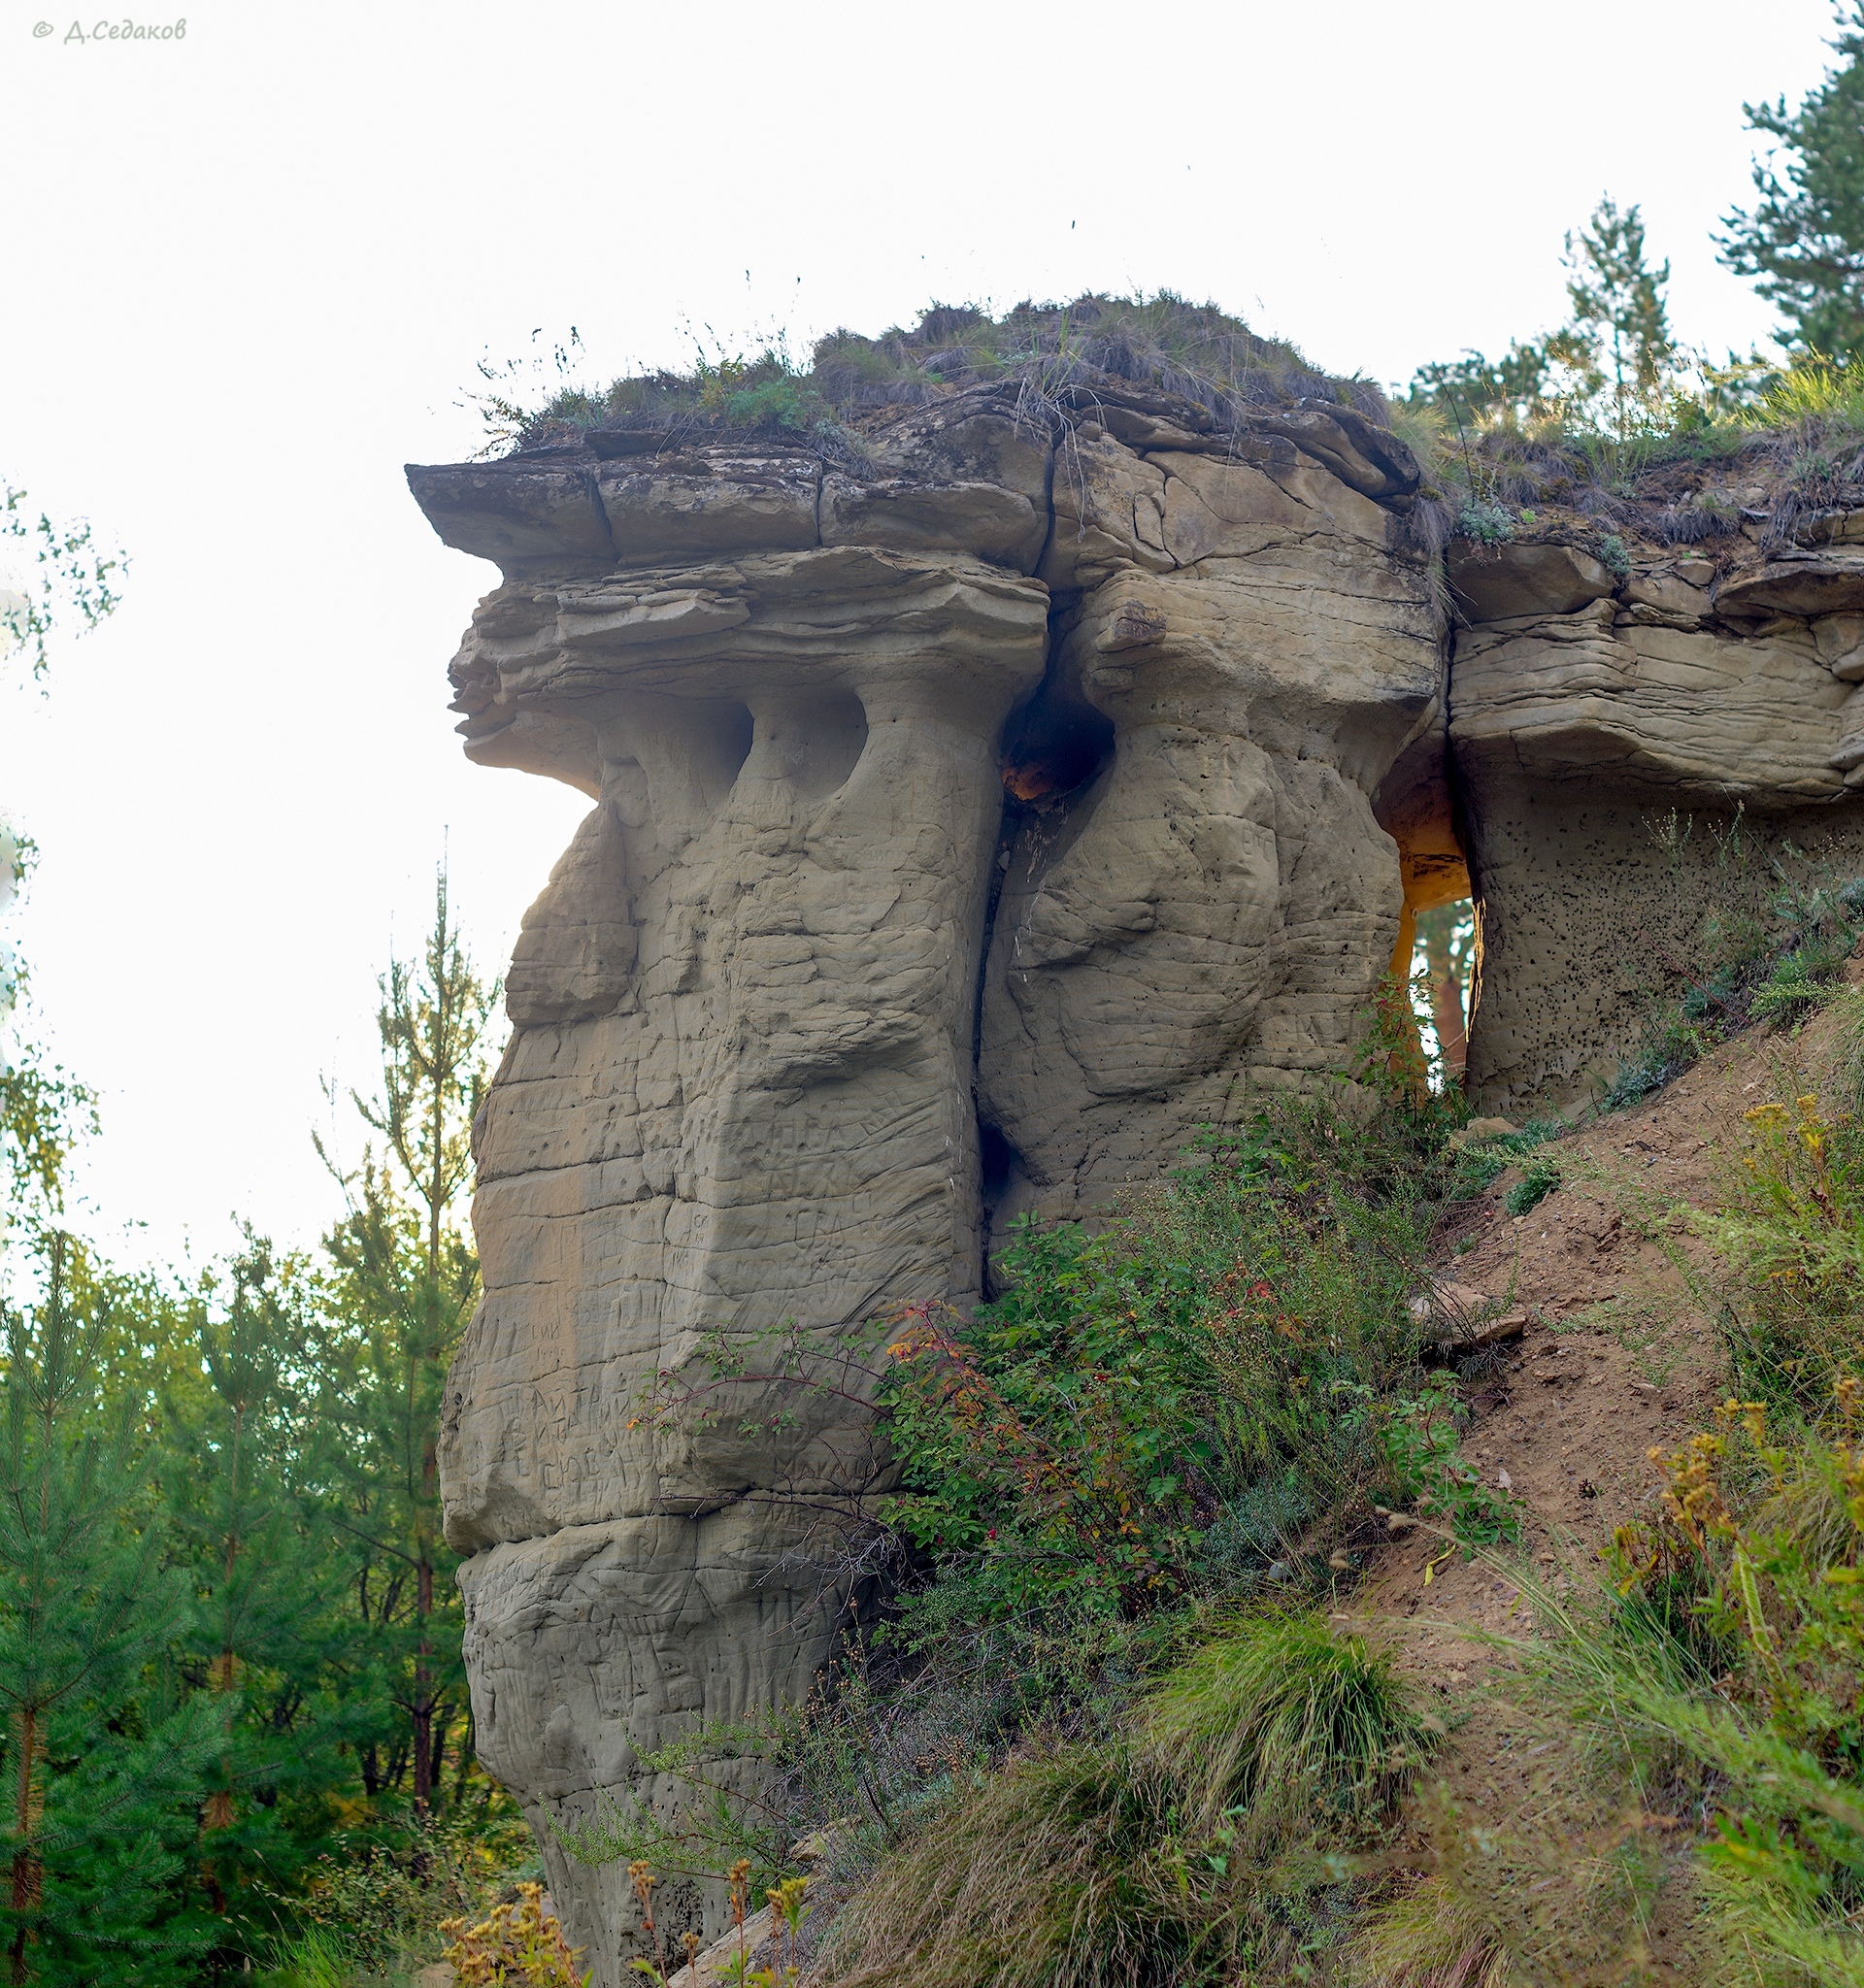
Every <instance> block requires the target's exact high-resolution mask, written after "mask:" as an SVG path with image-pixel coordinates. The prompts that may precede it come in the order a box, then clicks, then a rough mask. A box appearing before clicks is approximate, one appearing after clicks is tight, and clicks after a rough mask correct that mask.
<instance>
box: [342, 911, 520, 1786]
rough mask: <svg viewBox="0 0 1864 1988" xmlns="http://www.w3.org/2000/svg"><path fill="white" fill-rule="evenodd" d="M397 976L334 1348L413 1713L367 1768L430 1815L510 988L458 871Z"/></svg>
mask: <svg viewBox="0 0 1864 1988" xmlns="http://www.w3.org/2000/svg"><path fill="white" fill-rule="evenodd" d="M381 986H382V1005H381V1008H380V1010H379V1011H378V1017H377V1019H378V1025H379V1028H380V1031H381V1037H382V1045H383V1085H382V1094H381V1096H380V1097H379V1098H377V1099H373V1100H371V1099H364V1098H362V1097H360V1096H357V1095H356V1094H354V1093H351V1100H352V1102H353V1103H354V1105H355V1107H356V1109H357V1110H358V1111H359V1112H360V1114H361V1115H362V1118H363V1120H364V1122H365V1123H366V1124H367V1125H368V1126H369V1127H370V1129H371V1130H372V1131H373V1132H375V1133H377V1134H378V1135H380V1137H381V1139H382V1142H383V1146H382V1150H381V1153H380V1155H378V1153H377V1152H376V1151H375V1150H374V1149H373V1148H372V1149H370V1150H369V1151H367V1152H365V1154H364V1157H363V1161H362V1164H361V1166H360V1167H358V1168H357V1169H356V1170H354V1171H353V1172H349V1173H346V1172H343V1171H342V1170H340V1169H338V1168H336V1167H334V1165H333V1167H332V1171H333V1172H336V1173H337V1174H338V1177H339V1178H340V1179H342V1180H343V1182H344V1185H345V1187H346V1190H347V1191H348V1193H349V1195H350V1214H349V1216H348V1218H347V1219H346V1220H345V1221H344V1222H343V1223H342V1224H340V1225H339V1227H338V1228H337V1229H336V1230H335V1231H333V1232H332V1234H331V1235H330V1236H329V1237H328V1238H327V1239H326V1241H325V1249H326V1251H327V1253H328V1255H329V1258H330V1261H331V1264H332V1267H333V1276H332V1279H331V1282H332V1288H333V1291H334V1293H335V1295H336V1298H337V1301H338V1302H337V1309H338V1311H339V1313H340V1315H341V1316H342V1317H343V1318H344V1319H346V1320H347V1321H348V1322H349V1324H350V1328H351V1330H350V1339H349V1340H348V1342H347V1343H346V1344H345V1345H343V1346H340V1347H338V1348H336V1349H334V1350H335V1351H336V1353H337V1355H338V1357H339V1360H340V1363H341V1369H342V1376H343V1377H342V1379H341V1381H340V1382H339V1384H338V1386H337V1388H336V1392H335V1395H334V1397H333V1424H334V1425H337V1426H340V1427H341V1429H342V1432H343V1442H342V1446H341V1449H340V1450H339V1451H338V1452H337V1453H336V1456H335V1459H334V1462H335V1468H336V1470H337V1472H338V1473H339V1474H341V1477H342V1480H343V1483H344V1485H345V1496H344V1500H343V1507H344V1508H343V1510H342V1512H341V1515H340V1517H339V1520H338V1522H339V1523H340V1524H341V1525H343V1526H344V1527H345V1528H346V1529H347V1531H348V1532H349V1533H350V1537H351V1538H352V1539H353V1540H354V1541H356V1543H357V1546H358V1548H359V1552H360V1563H359V1565H358V1567H357V1570H356V1573H355V1575H354V1582H355V1594H356V1598H357V1606H358V1609H359V1612H360V1614H361V1615H362V1618H363V1620H364V1623H365V1624H366V1625H367V1626H368V1628H369V1630H370V1632H371V1634H372V1636H373V1638H374V1640H375V1643H376V1646H377V1649H378V1651H379V1653H380V1657H381V1662H382V1665H383V1677H384V1680H385V1685H386V1689H387V1691H388V1693H389V1695H390V1696H391V1697H392V1699H393V1701H394V1703H395V1704H396V1705H397V1706H399V1707H400V1709H401V1711H402V1713H403V1714H404V1717H405V1719H406V1728H405V1730H404V1731H403V1732H402V1733H401V1734H399V1735H398V1736H396V1737H395V1739H394V1740H393V1741H392V1742H391V1743H390V1744H389V1746H388V1752H387V1757H386V1759H385V1760H384V1759H383V1758H382V1757H381V1756H378V1755H377V1754H375V1753H374V1752H373V1751H371V1752H369V1753H366V1754H365V1759H364V1773H365V1779H366V1781H367V1782H368V1783H369V1792H370V1793H371V1794H372V1795H373V1794H377V1793H380V1792H381V1791H382V1789H383V1787H385V1786H387V1785H390V1784H392V1783H393V1782H394V1781H396V1780H398V1779H399V1778H400V1776H401V1773H402V1772H403V1771H404V1770H405V1771H406V1773H407V1776H408V1779H409V1782H410V1784H411V1787H412V1793H413V1797H414V1806H415V1809H416V1813H418V1814H421V1815H425V1814H427V1813H429V1812H430V1811H431V1808H432V1806H433V1803H434V1799H435V1788H436V1784H437V1783H438V1781H439V1778H440V1774H441V1770H442V1758H443V1754H444V1751H445V1748H446V1744H447V1741H448V1738H449V1733H450V1732H451V1730H452V1726H453V1723H454V1722H455V1721H456V1720H457V1719H459V1718H460V1717H462V1716H463V1714H464V1713H465V1710H466V1691H465V1675H464V1671H463V1668H462V1664H461V1660H460V1655H459V1643H460V1635H459V1626H458V1619H459V1618H458V1602H457V1596H456V1592H455V1590H454V1587H453V1581H452V1572H453V1568H454V1566H455V1565H456V1564H457V1563H456V1561H455V1559H454V1557H453V1556H452V1555H451V1554H450V1553H449V1550H448V1548H447V1546H446V1542H445V1540H444V1538H443V1536H442V1532H441V1504H440V1473H439V1463H438V1441H439V1433H440V1408H441V1400H442V1396H443V1394H444V1391H445V1385H446V1379H447V1366H448V1362H449V1360H450V1359H451V1357H452V1354H453V1350H454V1348H455V1347H456V1346H457V1344H458V1343H459V1338H460V1334H461V1333H462V1332H463V1331H464V1329H465V1325H466V1321H467V1319H468V1318H469V1317H470V1316H471V1313H472V1309H473V1306H474V1305H475V1303H476V1302H477V1300H478V1297H479V1260H478V1257H477V1256H476V1255H475V1254H474V1251H473V1248H472V1244H471V1242H470V1240H469V1238H468V1237H467V1235H466V1233H465V1231H464V1229H463V1228H462V1226H461V1223H460V1219H459V1213H460V1211H459V1201H460V1197H461V1195H462V1193H463V1191H464V1189H465V1188H466V1186H467V1184H468V1182H469V1180H470V1178H471V1176H472V1164H473V1161H472V1123H473V1119H474V1116H475V1115H476V1114H477V1112H478V1110H479V1107H480V1104H481V1102H482V1100H483V1095H484V1088H485V1081H486V1077H485V1065H484V1053H483V1041H484V1036H485V1031H486V1027H487V1024H488V1022H489V1020H490V1017H491V1012H492V1006H493V1003H494V1002H495V1001H496V999H497V996H498V988H497V986H496V985H493V986H491V987H486V986H484V985H483V984H482V983H481V981H480V979H479V977H478V976H477V974H476V973H475V971H474V969H473V965H472V961H471V960H470V958H469V957H468V956H467V954H466V951H465V948H464V946H463V944H461V942H460V938H459V935H458V932H457V930H456V929H455V927H454V926H453V924H452V922H451V914H450V911H449V904H448V894H447V878H446V875H445V873H444V872H443V873H442V874H441V875H440V877H439V878H438V880H437V882H436V886H435V896H434V924H433V929H432V931H431V932H430V933H429V935H428V939H427V943H426V946H425V949H424V954H423V958H422V961H421V963H420V965H419V966H418V967H417V968H416V967H411V966H410V965H408V964H407V963H406V962H401V961H397V962H394V963H392V964H391V965H390V967H389V971H388V973H387V975H386V976H385V977H383V981H382V983H381ZM318 1150H319V1151H320V1152H324V1150H325V1149H324V1148H323V1146H322V1143H321V1142H319V1145H318ZM325 1159H326V1164H329V1163H330V1162H329V1155H328V1154H327V1152H325Z"/></svg>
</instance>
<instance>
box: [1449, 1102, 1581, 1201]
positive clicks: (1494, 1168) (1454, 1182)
mask: <svg viewBox="0 0 1864 1988" xmlns="http://www.w3.org/2000/svg"><path fill="white" fill-rule="evenodd" d="M1572 1130H1573V1128H1572V1126H1570V1125H1569V1124H1568V1123H1567V1122H1566V1120H1565V1119H1564V1118H1530V1119H1529V1120H1528V1121H1527V1123H1526V1124H1525V1125H1523V1126H1522V1127H1521V1129H1520V1130H1519V1131H1518V1132H1504V1133H1500V1134H1498V1135H1497V1136H1496V1137H1494V1138H1492V1139H1482V1140H1477V1141H1474V1142H1473V1143H1470V1144H1468V1145H1466V1146H1464V1147H1463V1149H1462V1151H1461V1153H1460V1154H1458V1156H1457V1158H1456V1161H1455V1164H1454V1166H1453V1168H1452V1170H1451V1173H1450V1178H1449V1186H1448V1199H1450V1200H1451V1201H1473V1200H1474V1199H1475V1197H1476V1196H1477V1195H1479V1194H1481V1192H1482V1190H1483V1189H1484V1188H1485V1187H1487V1186H1488V1185H1489V1184H1490V1183H1491V1182H1492V1181H1493V1180H1494V1179H1495V1178H1496V1176H1498V1175H1500V1174H1502V1173H1504V1172H1505V1171H1506V1170H1507V1168H1508V1167H1509V1166H1510V1165H1511V1164H1512V1163H1513V1162H1514V1161H1515V1160H1516V1159H1519V1158H1521V1157H1522V1156H1523V1155H1524V1154H1527V1153H1531V1152H1532V1151H1533V1150H1534V1148H1535V1147H1536V1146H1539V1145H1545V1144H1546V1143H1547V1142H1548V1140H1550V1139H1564V1138H1565V1137H1566V1135H1567V1134H1568V1133H1569V1132H1571V1131H1572ZM1549 1164H1550V1163H1549Z"/></svg>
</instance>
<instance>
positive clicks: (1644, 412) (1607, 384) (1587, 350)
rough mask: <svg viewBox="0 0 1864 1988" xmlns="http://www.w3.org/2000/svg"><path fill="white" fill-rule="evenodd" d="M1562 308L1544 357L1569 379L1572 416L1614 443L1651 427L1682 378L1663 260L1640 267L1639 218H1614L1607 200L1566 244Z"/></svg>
mask: <svg viewBox="0 0 1864 1988" xmlns="http://www.w3.org/2000/svg"><path fill="white" fill-rule="evenodd" d="M1565 261H1566V269H1567V282H1566V294H1567V301H1568V303H1569V304H1570V305H1571V307H1572V314H1573V315H1572V316H1571V318H1570V319H1569V321H1568V323H1567V325H1566V327H1565V328H1564V329H1563V330H1561V331H1559V332H1556V333H1555V334H1554V335H1553V337H1552V338H1551V339H1549V340H1548V354H1549V355H1550V356H1551V357H1552V358H1553V359H1555V360H1556V361H1558V362H1559V363H1561V364H1562V365H1564V366H1565V367H1567V368H1568V369H1569V371H1570V373H1571V374H1572V376H1573V381H1574V387H1573V393H1572V399H1573V400H1574V402H1575V403H1576V404H1577V405H1576V408H1575V412H1581V411H1587V412H1589V413H1590V414H1591V417H1592V418H1593V419H1594V420H1596V421H1597V423H1598V425H1599V426H1600V427H1602V428H1607V429H1609V431H1610V432H1611V434H1612V435H1613V436H1614V438H1615V439H1616V440H1617V441H1619V442H1622V441H1624V440H1625V438H1626V437H1627V436H1628V435H1630V434H1631V433H1632V432H1633V431H1634V430H1635V429H1638V428H1640V427H1650V426H1655V425H1657V424H1658V423H1659V422H1660V421H1661V419H1662V417H1663V414H1664V413H1665V409H1666V404H1667V402H1668V399H1669V395H1670V389H1671V386H1672V383H1673V382H1674V381H1675V380H1676V378H1677V375H1678V374H1679V373H1680V372H1681V365H1680V363H1679V356H1678V351H1677V342H1676V340H1675V339H1674V338H1673V337H1672V336H1671V332H1670V317H1669V311H1668V308H1667V307H1666V305H1665V303H1664V300H1663V288H1664V285H1665V284H1666V283H1667V282H1669V281H1670V264H1669V262H1668V261H1667V260H1666V261H1664V262H1663V263H1661V264H1659V265H1658V266H1657V267H1656V268H1654V269H1652V268H1651V267H1650V266H1649V264H1648V263H1647V262H1646V261H1645V259H1644V218H1643V215H1641V214H1640V212H1639V210H1638V209H1637V208H1636V207H1630V208H1627V209H1625V211H1624V212H1623V213H1622V214H1620V213H1619V212H1618V207H1617V203H1616V202H1615V201H1614V199H1613V198H1612V196H1611V195H1610V194H1606V195H1605V196H1604V197H1603V198H1601V200H1600V201H1599V204H1598V206H1597V207H1595V208H1594V209H1593V210H1592V219H1591V223H1590V225H1589V226H1587V227H1584V228H1582V229H1581V231H1580V236H1579V241H1578V245H1577V246H1576V245H1575V243H1574V238H1573V236H1572V235H1571V234H1569V235H1568V236H1567V238H1566V256H1565Z"/></svg>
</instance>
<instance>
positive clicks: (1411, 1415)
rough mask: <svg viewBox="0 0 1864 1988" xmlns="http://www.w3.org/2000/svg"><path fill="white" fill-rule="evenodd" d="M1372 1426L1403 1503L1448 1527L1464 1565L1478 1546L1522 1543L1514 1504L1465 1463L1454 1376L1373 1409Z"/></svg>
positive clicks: (1436, 1377)
mask: <svg viewBox="0 0 1864 1988" xmlns="http://www.w3.org/2000/svg"><path fill="white" fill-rule="evenodd" d="M1368 1420H1369V1421H1371V1422H1372V1423H1374V1424H1375V1425H1376V1426H1377V1428H1378V1432H1379V1439H1380V1442H1381V1446H1382V1448H1383V1451H1384V1456H1385V1460H1386V1463H1387V1465H1388V1467H1389V1471H1390V1474H1391V1477H1392V1480H1393V1482H1394V1485H1395V1490H1396V1496H1397V1499H1398V1502H1399V1503H1400V1504H1403V1505H1408V1506H1413V1507H1415V1508H1416V1510H1417V1511H1418V1512H1420V1513H1423V1514H1426V1515H1428V1516H1429V1517H1431V1518H1433V1519H1435V1520H1438V1521H1441V1522H1442V1523H1443V1524H1444V1525H1446V1526H1448V1529H1449V1531H1450V1533H1451V1534H1452V1535H1453V1536H1454V1537H1455V1539H1456V1540H1457V1541H1458V1542H1459V1543H1460V1544H1461V1545H1462V1547H1463V1549H1464V1558H1465V1559H1467V1558H1468V1557H1469V1556H1470V1554H1471V1553H1472V1552H1473V1551H1474V1549H1475V1548H1476V1547H1478V1546H1489V1545H1498V1544H1500V1543H1502V1542H1504V1541H1514V1540H1517V1539H1518V1538H1519V1537H1520V1520H1519V1517H1518V1514H1517V1511H1516V1508H1515V1502H1514V1501H1513V1500H1512V1499H1510V1498H1508V1497H1506V1496H1504V1495H1503V1494H1502V1493H1501V1492H1499V1491H1496V1490H1493V1489H1491V1488H1490V1486H1489V1485H1488V1484H1487V1483H1486V1482H1485V1481H1484V1480H1483V1478H1482V1475H1481V1472H1479V1471H1477V1470H1476V1469H1475V1468H1474V1467H1473V1466H1471V1465H1469V1464H1466V1463H1465V1462H1464V1461H1463V1460H1462V1456H1461V1454H1460V1451H1459V1448H1458V1441H1457V1439H1458V1436H1459V1434H1460V1431H1461V1427H1462V1424H1463V1421H1464V1410H1463V1408H1462V1403H1461V1398H1460V1396H1459V1394H1458V1392H1457V1384H1456V1380H1455V1376H1454V1375H1450V1374H1448V1373H1445V1372H1443V1371H1442V1370H1441V1369H1440V1370H1439V1371H1438V1372H1437V1373H1435V1374H1432V1375H1428V1376H1426V1378H1425V1379H1424V1382H1423V1384H1422V1386H1421V1387H1419V1388H1418V1389H1417V1390H1416V1392H1415V1393H1411V1394H1406V1395H1401V1396H1400V1397H1399V1398H1398V1399H1396V1400H1395V1401H1391V1402H1386V1403H1382V1404H1374V1405H1372V1406H1371V1407H1370V1408H1369V1409H1368Z"/></svg>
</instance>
